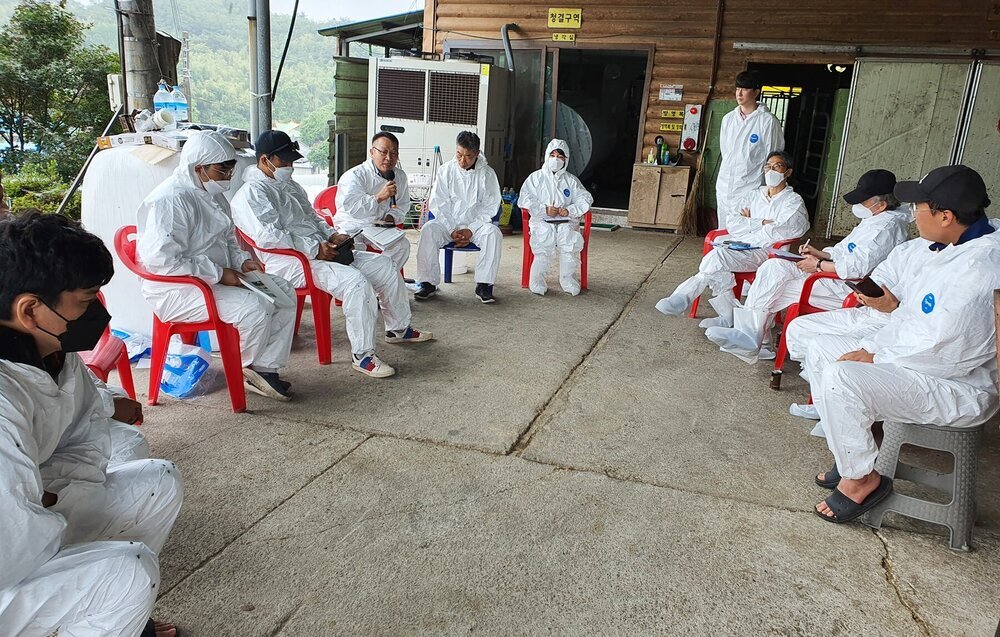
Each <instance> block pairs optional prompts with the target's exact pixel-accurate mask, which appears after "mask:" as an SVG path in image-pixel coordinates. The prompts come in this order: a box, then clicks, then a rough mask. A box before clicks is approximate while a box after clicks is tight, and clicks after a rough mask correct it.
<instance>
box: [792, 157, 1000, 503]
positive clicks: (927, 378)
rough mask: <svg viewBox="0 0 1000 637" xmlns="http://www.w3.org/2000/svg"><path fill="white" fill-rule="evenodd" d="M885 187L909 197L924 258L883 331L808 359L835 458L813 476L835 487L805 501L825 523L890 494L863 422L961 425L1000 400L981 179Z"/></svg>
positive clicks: (999, 267) (943, 175)
mask: <svg viewBox="0 0 1000 637" xmlns="http://www.w3.org/2000/svg"><path fill="white" fill-rule="evenodd" d="M895 194H896V196H897V197H898V198H899V199H900V200H901V201H904V202H910V203H913V204H914V218H915V221H916V224H917V229H918V230H919V232H920V236H922V237H924V238H925V239H928V240H930V241H932V242H933V243H932V245H931V246H930V250H932V251H933V252H934V256H933V257H932V258H931V260H930V262H929V263H927V264H926V265H924V267H923V268H922V270H921V272H920V274H919V275H918V277H917V280H916V281H915V282H914V283H913V284H912V288H911V290H912V291H914V292H915V293H914V294H908V295H907V298H906V299H905V300H903V301H902V302H901V303H900V305H899V307H898V308H897V309H896V310H894V311H893V312H892V314H891V316H890V317H889V322H888V323H887V324H886V325H885V327H883V328H882V329H881V330H879V331H878V332H876V333H875V334H873V335H871V336H870V337H868V338H866V339H864V340H862V341H861V342H860V343H858V344H857V345H855V349H853V350H852V351H848V352H847V353H845V354H843V355H842V356H840V357H839V358H837V359H836V360H833V361H826V362H825V363H824V362H823V361H822V360H820V359H817V361H815V362H813V363H812V364H813V366H812V367H811V370H812V374H813V376H814V381H815V383H814V385H813V396H814V399H815V401H816V407H817V409H818V410H819V413H820V416H821V418H822V421H823V426H824V428H825V429H826V439H827V445H828V446H829V448H830V451H831V452H832V453H833V457H834V460H835V462H836V464H835V467H834V468H833V469H831V470H830V471H827V472H824V473H821V474H819V475H817V476H816V482H817V483H818V484H821V485H822V486H826V487H830V488H833V487H835V488H836V490H835V492H834V493H833V494H832V495H831V496H830V497H828V498H827V499H826V500H824V501H823V502H820V503H819V504H817V505H816V513H817V515H819V516H820V517H822V518H823V519H824V520H826V521H829V522H847V521H850V520H853V519H856V518H857V517H858V516H860V515H862V514H863V513H865V512H866V511H868V510H870V509H871V508H872V507H873V506H875V505H876V504H878V502H880V501H882V500H883V499H884V498H885V497H886V496H888V495H889V494H890V493H891V492H892V480H891V479H890V478H886V477H882V476H880V475H879V474H878V472H877V471H876V470H875V460H876V457H877V455H878V448H877V446H876V445H875V440H874V437H873V436H872V433H871V426H872V423H873V422H875V421H887V422H899V423H918V424H929V425H937V426H944V427H971V426H975V425H978V424H980V423H983V422H985V421H986V420H988V419H989V418H991V417H992V416H993V415H994V414H995V413H996V412H997V409H998V407H1000V402H998V398H997V386H996V372H997V361H996V355H997V348H996V327H995V325H996V323H995V321H996V316H995V312H994V305H993V291H994V290H995V289H997V288H1000V233H998V232H995V231H994V228H993V226H992V225H991V224H990V223H989V219H987V217H986V214H985V209H986V207H987V206H988V205H989V203H990V200H989V197H988V196H987V194H986V184H985V183H984V182H983V180H982V177H980V176H979V174H978V173H976V172H975V171H974V170H972V169H971V168H968V167H966V166H945V167H942V168H936V169H934V170H932V171H931V172H930V173H928V174H927V175H926V176H924V178H923V179H921V180H920V181H919V182H901V183H900V184H898V185H897V186H896V189H895ZM841 339H842V337H834V336H826V337H821V338H818V339H815V340H814V341H813V343H812V345H811V346H810V352H812V350H813V349H816V348H823V349H825V350H827V351H837V350H839V349H842V344H841V343H839V342H838V341H839V340H841ZM809 356H811V353H810V355H809Z"/></svg>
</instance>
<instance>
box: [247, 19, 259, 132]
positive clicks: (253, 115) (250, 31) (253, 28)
mask: <svg viewBox="0 0 1000 637" xmlns="http://www.w3.org/2000/svg"><path fill="white" fill-rule="evenodd" d="M247 35H248V47H247V50H248V51H250V67H249V68H250V141H251V142H253V143H257V137H259V136H260V123H259V122H258V121H257V102H258V100H257V97H256V95H257V0H247Z"/></svg>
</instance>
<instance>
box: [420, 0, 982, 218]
mask: <svg viewBox="0 0 1000 637" xmlns="http://www.w3.org/2000/svg"><path fill="white" fill-rule="evenodd" d="M562 4H565V5H570V6H571V7H572V8H573V9H578V10H580V12H581V22H580V25H579V28H573V29H566V28H559V27H558V26H557V27H555V28H550V26H549V21H548V18H549V9H550V7H553V6H556V7H558V6H561V4H553V3H543V2H540V1H538V0H507V1H506V2H495V1H494V0H426V4H425V10H424V22H423V24H424V42H423V49H424V51H434V52H436V53H438V54H441V55H443V56H444V55H446V54H449V53H450V52H453V51H455V50H458V49H463V50H468V49H471V50H475V49H486V50H491V51H497V50H502V44H501V38H500V33H501V27H502V26H503V25H505V24H512V25H516V27H511V28H509V34H510V41H511V44H512V46H513V47H514V50H515V53H514V57H515V60H517V58H518V53H517V51H529V50H530V51H535V52H537V53H536V54H535V55H537V56H538V58H539V59H544V60H545V61H546V63H547V64H548V65H551V62H552V60H553V59H554V60H555V61H556V64H555V65H554V68H549V67H548V66H547V67H546V68H545V69H544V74H543V75H544V77H543V79H542V80H540V81H543V82H545V83H546V84H545V86H544V87H539V89H538V98H537V101H540V102H541V103H542V104H538V106H541V105H543V104H545V102H546V100H548V99H550V98H551V99H556V93H555V91H556V89H555V88H554V86H555V85H556V83H557V81H556V80H555V79H554V78H551V77H549V76H550V75H557V76H558V74H559V72H560V71H559V68H560V66H559V64H558V60H560V59H564V60H568V59H570V58H569V55H570V53H571V52H572V54H573V55H580V54H581V53H580V52H583V54H584V55H587V52H588V51H589V52H598V51H605V52H607V51H612V52H613V51H616V50H617V51H624V50H627V51H632V52H635V53H636V54H637V55H638V54H643V52H648V57H647V59H646V63H647V66H646V71H645V73H644V74H643V76H644V84H643V90H642V96H641V97H642V108H641V113H640V118H639V125H638V130H637V131H636V136H635V139H632V140H629V139H621V138H618V139H616V144H619V145H628V144H631V145H633V146H634V155H633V157H632V158H633V159H634V160H635V161H642V160H644V159H645V158H646V156H647V155H648V153H649V152H650V150H651V148H653V146H654V143H655V140H656V137H657V136H659V135H662V136H663V137H664V139H665V141H666V142H667V144H668V145H669V146H670V147H671V148H672V149H676V148H677V147H678V144H679V143H680V133H679V132H678V131H676V130H674V129H676V128H677V124H676V120H675V119H671V118H672V117H675V113H673V112H671V113H670V115H671V118H665V117H664V116H663V115H665V114H667V112H668V111H675V110H676V109H682V108H683V107H684V105H686V104H700V105H702V106H703V107H704V110H703V116H702V122H701V125H702V132H701V140H700V141H701V144H700V145H699V151H700V150H703V149H708V154H707V155H706V162H708V166H707V168H708V170H707V171H706V176H707V177H708V178H709V179H708V181H707V186H708V188H707V189H708V190H712V191H714V176H713V175H712V174H710V173H711V169H712V163H711V161H710V159H711V160H712V161H717V160H718V158H717V156H716V157H711V156H712V155H713V144H714V143H717V134H718V133H717V130H718V127H719V125H720V123H721V116H722V115H723V114H724V112H725V111H727V110H731V109H732V108H734V107H735V101H734V95H733V93H734V77H735V75H736V74H737V73H739V72H740V71H742V70H744V69H747V68H761V69H762V70H764V71H766V72H765V76H766V83H771V84H778V85H780V86H784V87H789V90H794V89H791V88H790V87H794V86H796V84H795V80H794V79H793V78H794V77H795V76H796V74H797V72H796V69H800V68H801V69H805V68H806V67H810V68H812V69H814V70H816V72H817V73H818V72H820V71H826V72H829V73H831V74H836V73H838V72H839V73H843V74H844V75H845V77H844V78H843V79H842V81H841V85H840V86H836V85H835V84H836V81H837V79H836V78H833V80H831V81H832V82H833V84H831V86H832V87H833V88H832V89H831V90H832V92H831V95H833V97H832V98H831V99H830V105H829V106H828V107H827V109H828V110H829V111H830V114H829V115H832V118H831V119H830V121H829V122H827V125H826V129H824V130H822V131H820V134H821V135H826V137H827V139H826V142H824V143H823V144H821V146H822V148H823V153H825V156H824V157H822V158H821V161H820V160H817V161H819V163H823V164H824V165H825V167H826V170H827V172H829V170H830V168H831V167H833V168H837V167H838V166H841V165H844V163H845V158H844V157H843V156H841V153H842V151H844V150H846V151H850V149H851V141H850V131H851V130H853V128H852V125H851V124H850V123H849V121H850V113H849V111H850V110H851V105H852V100H853V99H854V98H855V96H854V92H853V90H852V88H853V86H854V85H855V84H856V83H857V77H856V74H857V73H858V72H859V71H858V69H857V68H856V67H857V66H858V65H857V62H858V61H859V60H863V61H884V60H889V61H901V62H905V61H926V62H928V63H931V64H936V65H941V64H944V63H951V64H957V65H958V66H957V67H949V68H951V69H952V70H954V71H955V72H954V73H951V72H950V71H949V72H941V73H938V72H937V71H935V70H934V69H932V68H927V69H924V68H922V67H921V69H917V68H916V67H906V69H905V72H902V71H899V70H898V69H895V67H893V68H892V69H889V70H888V71H887V70H885V69H882V70H881V71H879V72H881V73H883V75H878V74H877V73H876V74H875V75H873V76H872V79H871V80H870V81H872V82H874V81H880V82H882V81H886V78H890V79H891V80H892V82H896V83H902V82H904V81H905V78H906V77H910V78H911V79H913V80H914V81H917V82H920V83H924V84H926V91H936V90H937V88H938V86H939V85H942V84H946V83H948V81H949V80H948V79H947V78H946V77H945V76H948V77H951V76H956V77H957V76H959V75H963V74H964V76H963V81H962V87H961V89H962V90H961V91H959V93H961V94H960V95H959V96H958V103H957V104H955V105H954V109H955V110H956V112H955V113H951V114H948V115H947V116H945V117H944V118H943V119H942V118H941V116H940V114H938V115H937V117H938V120H933V121H932V120H927V121H924V120H925V119H926V117H932V116H931V115H926V117H925V114H924V113H923V112H922V111H921V112H917V113H915V114H914V117H915V118H916V120H915V121H914V122H913V123H912V126H913V127H915V128H921V127H927V126H934V125H937V123H939V121H950V120H949V119H948V118H949V117H951V116H952V115H954V119H956V123H955V124H953V125H952V127H953V128H955V130H954V131H952V130H949V131H948V134H947V135H945V137H947V138H949V139H951V138H952V137H954V138H955V139H954V142H955V144H958V141H959V138H960V137H963V136H964V135H966V134H967V133H968V131H967V130H966V128H967V127H966V126H965V125H964V124H962V123H961V121H960V120H961V119H962V117H963V115H962V113H963V112H965V111H967V110H968V109H969V107H970V94H973V93H976V88H975V86H974V82H973V77H972V76H976V77H977V78H978V77H979V76H980V75H981V76H982V77H983V78H986V79H985V80H983V81H984V82H987V81H988V82H987V83H986V84H982V85H981V86H980V90H979V91H978V95H979V98H978V99H979V104H980V111H981V112H980V114H979V120H982V122H986V123H987V124H981V125H982V126H987V125H988V122H989V121H990V120H991V118H992V121H993V123H994V127H995V124H996V122H997V121H998V120H1000V113H993V112H992V110H993V109H994V108H997V101H996V100H993V101H992V102H990V100H991V99H992V98H991V96H992V94H994V93H1000V77H998V78H997V80H995V81H996V82H998V83H997V84H991V83H989V82H993V81H994V80H993V79H992V78H993V75H995V74H996V73H995V70H996V68H997V67H995V62H996V60H998V59H1000V0H965V1H963V2H953V1H949V0H911V1H910V2H906V3H902V2H889V1H886V0H882V1H879V0H876V1H875V2H872V1H870V0H843V1H842V2H838V3H829V2H820V1H818V0H803V1H801V2H771V1H761V0H716V1H715V2H708V1H704V0H673V1H670V2H665V1H656V0H615V1H614V2H610V1H608V0H576V1H575V2H567V3H562ZM566 33H571V34H572V36H573V39H574V41H572V42H566V41H556V39H557V38H564V37H566V36H562V35H556V34H566ZM554 36H556V38H554ZM983 64H985V65H986V66H985V67H984V66H982V65H983ZM865 68H868V69H872V68H873V67H872V65H871V64H868V65H867V66H866V67H865ZM983 69H985V70H983ZM917 71H919V72H917ZM871 72H872V73H874V72H875V71H871ZM783 73H785V74H789V76H788V77H789V79H788V81H784V82H783V77H784V76H783V75H782V74H783ZM886 73H887V74H888V75H885V74H886ZM901 77H902V78H903V79H900V78H901ZM821 79H822V78H821ZM824 81H825V80H824ZM977 81H978V80H977ZM549 83H551V84H552V86H549ZM678 86H679V87H680V89H679V90H680V91H681V99H680V100H679V101H661V99H660V98H661V97H663V96H664V95H666V96H667V97H674V96H676V94H675V93H672V92H671V91H672V90H674V89H673V88H672V87H678ZM664 89H667V92H666V93H664V92H663V90H664ZM532 90H534V89H532ZM837 90H840V93H839V94H836V93H837ZM791 96H792V97H795V95H794V94H791ZM881 97H882V98H885V99H891V98H892V96H886V95H882V96H881ZM984 104H985V105H984ZM553 110H555V109H553ZM710 113H711V120H712V121H711V122H709V121H708V118H709V114H710ZM550 116H551V117H553V118H554V117H555V115H554V114H550V113H548V112H546V113H545V116H544V117H545V118H548V117H550ZM838 118H839V121H838ZM813 119H814V120H815V114H813ZM553 121H554V119H553ZM672 122H673V126H671V125H670V124H671V123H672ZM709 123H710V126H709ZM547 124H548V122H547V121H543V122H542V128H543V129H545V128H546V126H547ZM949 125H951V124H949ZM859 126H861V125H860V124H859ZM665 129H667V130H665ZM959 129H962V130H959ZM845 130H847V131H848V139H847V141H846V143H845V144H843V145H842V141H843V134H844V131H845ZM860 130H861V132H859V133H857V134H858V135H859V136H860V135H862V134H864V135H867V134H868V133H866V132H864V130H865V129H864V126H861V128H860ZM963 131H965V132H963ZM993 132H994V134H995V135H998V137H996V138H992V139H990V140H988V142H992V143H985V144H981V145H982V146H983V147H984V148H985V150H983V151H978V150H977V151H976V152H984V153H986V157H984V158H978V159H979V160H980V161H982V162H984V163H985V164H986V165H987V166H986V168H987V169H986V171H985V172H987V173H988V172H990V171H991V170H995V173H996V174H995V175H991V177H995V178H996V180H997V181H1000V154H998V151H993V154H992V155H991V154H990V151H989V147H990V146H997V147H1000V144H997V143H996V142H1000V133H998V132H997V131H996V130H994V131H993ZM787 133H788V131H787V129H786V135H787ZM978 134H979V133H977V132H976V131H972V134H971V136H972V137H976V136H977V135H978ZM838 135H840V138H838V137H837V136H838ZM920 139H921V138H920V136H919V135H917V136H916V137H912V138H911V139H909V141H908V143H910V144H918V143H921V142H920ZM925 141H927V140H925ZM595 143H596V142H595ZM800 143H804V141H803V140H800ZM927 143H929V141H927ZM818 147H819V146H817V147H814V149H813V151H809V150H808V149H805V150H803V151H802V152H803V156H807V155H808V153H809V152H812V153H813V154H814V155H816V154H818V151H817V150H816V148H818ZM948 151H949V152H947V153H946V152H944V150H943V149H941V148H937V149H936V152H933V153H929V155H930V156H929V157H928V158H927V161H926V162H922V163H920V169H923V168H925V167H927V166H930V167H933V166H935V165H941V164H944V163H949V162H954V161H955V160H956V159H959V158H961V153H960V152H957V151H956V150H955V148H950V149H948ZM894 152H895V151H894ZM716 154H717V153H716ZM689 155H690V154H689ZM869 159H871V158H869ZM691 160H692V157H690V156H689V157H687V158H686V160H685V161H691ZM994 163H995V164H996V165H995V166H994V165H993V164H994ZM536 165H537V164H536ZM897 168H898V169H899V170H904V174H900V175H899V176H900V178H913V177H919V175H916V174H909V173H905V171H906V170H909V171H914V170H916V168H915V167H914V166H900V167H897ZM838 177H840V178H842V179H843V180H848V179H849V178H856V175H854V174H853V173H850V171H846V170H845V171H844V174H843V175H839V171H838ZM824 179H825V182H824V183H823V184H820V185H818V186H817V189H818V191H819V190H823V191H824V192H825V195H826V200H824V199H823V196H821V195H820V194H819V192H817V195H816V197H815V207H816V211H815V212H816V217H817V221H822V222H823V223H826V224H827V225H828V227H829V230H830V231H834V230H836V229H837V228H836V227H835V226H836V224H834V223H833V219H832V218H830V219H827V218H826V217H825V216H824V215H825V214H826V213H827V211H826V210H823V207H824V206H826V207H829V208H830V210H833V206H831V205H830V204H831V202H832V201H833V195H832V194H831V191H836V184H835V183H833V181H834V179H833V177H832V176H831V175H829V174H827V175H825V177H824ZM987 181H988V182H989V181H990V179H989V178H988V179H987ZM991 192H994V193H995V192H996V190H994V189H992V188H991ZM712 199H714V197H711V198H710V200H709V202H708V203H709V204H712V203H714V201H712ZM994 200H1000V197H994Z"/></svg>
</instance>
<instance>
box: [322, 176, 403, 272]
mask: <svg viewBox="0 0 1000 637" xmlns="http://www.w3.org/2000/svg"><path fill="white" fill-rule="evenodd" d="M393 170H394V172H395V177H394V178H393V181H395V182H396V205H395V206H393V205H392V199H387V200H385V201H383V202H382V203H379V202H378V201H377V200H376V199H375V195H376V194H378V191H380V190H382V187H383V186H385V185H386V184H387V183H389V180H388V179H386V178H384V177H382V176H381V175H379V174H378V170H376V169H375V164H374V162H373V161H372V160H371V159H368V160H367V161H365V162H364V163H363V164H358V165H357V166H355V167H354V168H351V169H350V170H348V171H347V172H346V173H344V174H343V175H341V176H340V181H338V182H337V199H336V202H337V212H336V214H334V215H333V224H334V225H335V226H336V227H337V231H338V232H342V233H344V234H354V233H355V232H357V231H358V230H361V229H363V228H370V227H372V226H373V225H374V224H375V223H378V222H380V221H382V220H383V219H385V217H386V216H387V215H391V216H392V218H393V219H395V220H396V223H397V224H399V223H403V219H404V217H405V215H406V211H407V210H408V209H409V207H410V189H409V185H408V184H407V177H406V173H405V172H404V171H403V169H402V168H400V167H399V166H396V168H394V169H393ZM355 241H356V242H358V243H359V244H365V245H372V246H373V247H375V248H378V246H376V245H374V244H369V242H368V240H367V239H365V236H364V235H361V236H359V237H357V238H356V239H355ZM383 252H384V254H386V255H388V257H389V258H390V259H392V263H393V265H395V266H396V269H397V270H401V269H402V268H403V266H405V265H406V261H407V259H409V258H410V242H409V241H407V240H405V239H401V240H399V241H397V242H395V243H393V244H391V245H388V246H386V247H385V250H383Z"/></svg>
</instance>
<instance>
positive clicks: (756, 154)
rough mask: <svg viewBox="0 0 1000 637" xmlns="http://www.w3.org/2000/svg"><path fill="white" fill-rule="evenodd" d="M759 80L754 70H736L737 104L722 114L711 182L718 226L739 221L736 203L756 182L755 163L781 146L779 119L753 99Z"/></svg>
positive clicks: (738, 209) (722, 227)
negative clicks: (716, 172)
mask: <svg viewBox="0 0 1000 637" xmlns="http://www.w3.org/2000/svg"><path fill="white" fill-rule="evenodd" d="M762 84H763V83H762V81H761V79H760V75H759V74H758V73H757V72H756V71H743V72H742V73H740V74H738V75H737V76H736V102H737V106H736V108H735V109H733V111H731V112H729V113H726V116H725V117H723V118H722V130H721V132H720V134H719V151H720V152H721V154H722V163H721V165H720V166H719V177H718V179H717V180H716V182H715V199H716V214H717V216H718V220H719V228H720V229H725V228H728V227H729V224H730V219H733V220H735V221H736V222H739V216H740V209H741V208H742V206H741V205H740V203H741V202H742V200H743V199H744V198H745V197H747V196H748V195H750V194H751V193H752V192H753V191H754V190H755V189H756V188H757V187H759V186H760V169H759V168H758V167H759V166H760V165H761V164H762V163H764V159H765V158H766V157H767V155H768V153H772V152H774V151H777V150H783V149H784V148H785V136H784V133H783V132H782V130H781V123H780V122H779V121H778V119H777V118H776V117H775V116H774V115H773V114H771V112H770V111H768V110H767V106H765V105H764V104H763V103H762V102H758V101H757V99H758V98H759V97H760V92H761V87H762Z"/></svg>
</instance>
